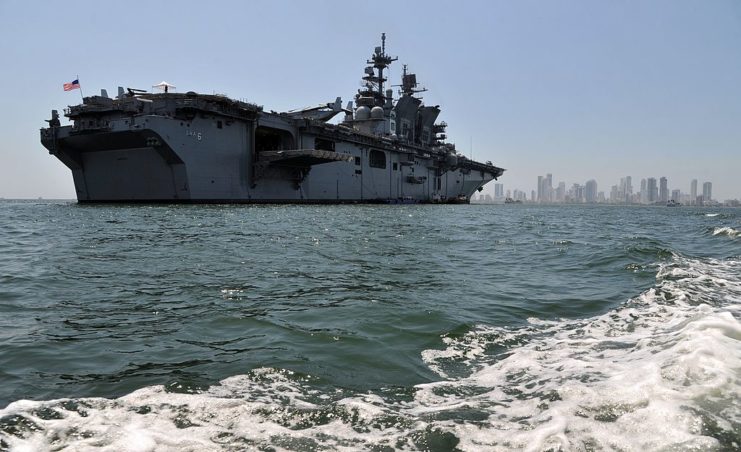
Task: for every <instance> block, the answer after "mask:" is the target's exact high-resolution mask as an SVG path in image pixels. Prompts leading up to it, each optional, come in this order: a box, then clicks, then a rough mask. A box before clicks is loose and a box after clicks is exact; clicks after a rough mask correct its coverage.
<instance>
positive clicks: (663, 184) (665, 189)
mask: <svg viewBox="0 0 741 452" xmlns="http://www.w3.org/2000/svg"><path fill="white" fill-rule="evenodd" d="M659 201H660V202H662V203H665V202H667V201H669V184H668V182H667V180H666V177H664V176H661V178H660V179H659Z"/></svg>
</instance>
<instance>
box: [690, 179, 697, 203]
mask: <svg viewBox="0 0 741 452" xmlns="http://www.w3.org/2000/svg"><path fill="white" fill-rule="evenodd" d="M696 203H697V179H692V183H691V184H690V204H692V205H695V204H696Z"/></svg>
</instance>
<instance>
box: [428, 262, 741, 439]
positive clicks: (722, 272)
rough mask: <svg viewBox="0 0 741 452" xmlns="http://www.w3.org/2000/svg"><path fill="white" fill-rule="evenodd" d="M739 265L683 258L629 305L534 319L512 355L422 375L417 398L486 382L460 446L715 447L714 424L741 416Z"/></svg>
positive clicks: (444, 403)
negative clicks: (442, 374)
mask: <svg viewBox="0 0 741 452" xmlns="http://www.w3.org/2000/svg"><path fill="white" fill-rule="evenodd" d="M739 275H741V264H739V262H733V261H713V260H709V261H696V260H695V261H693V260H687V259H681V258H676V259H675V261H674V262H672V263H671V264H667V265H664V266H663V267H662V268H661V269H660V271H659V274H658V279H659V284H658V285H657V287H656V288H655V289H651V290H649V291H647V292H646V293H644V294H642V295H641V296H640V297H638V298H637V299H635V300H633V301H632V302H630V303H629V304H627V305H626V306H625V307H623V308H622V309H619V310H617V311H614V312H611V313H608V314H605V315H604V316H600V317H597V318H594V319H589V320H585V321H555V322H544V321H539V322H537V323H536V324H535V325H534V326H533V327H531V328H529V330H530V337H531V341H530V342H529V343H528V344H526V345H524V346H522V347H519V348H517V349H515V350H514V352H513V353H512V354H511V355H509V356H507V357H506V358H505V359H502V360H499V361H497V360H496V359H492V360H491V362H490V363H489V364H488V365H485V366H482V367H481V368H480V369H479V370H477V371H475V372H473V373H472V374H471V375H470V376H469V377H466V378H463V379H460V380H457V381H448V382H438V383H433V384H427V385H421V386H420V387H419V389H420V390H419V391H418V393H417V401H418V402H419V406H418V407H417V408H416V409H417V410H419V412H423V413H425V414H427V415H429V414H430V413H431V412H435V411H445V410H449V409H451V408H449V407H454V408H452V409H457V407H456V406H455V401H456V400H457V398H458V397H457V396H455V395H453V396H451V395H448V394H451V393H452V394H456V391H455V389H456V388H458V389H460V388H464V387H469V388H479V391H480V394H479V395H476V396H474V397H470V398H468V399H467V403H468V406H469V407H472V408H474V409H475V408H479V409H481V410H482V411H484V412H486V413H487V414H488V416H487V422H486V423H485V425H482V426H478V427H477V428H476V429H473V430H471V429H470V428H469V429H468V430H469V431H467V433H466V434H465V435H462V436H461V438H462V439H463V443H464V447H463V448H464V449H466V448H478V447H481V446H482V445H486V447H491V448H495V449H496V448H503V449H507V448H515V449H532V450H542V449H547V448H551V447H563V448H566V449H570V448H576V449H578V450H581V449H582V448H584V447H587V446H589V447H590V448H596V449H600V450H602V449H604V450H643V449H646V450H656V449H664V448H677V449H681V450H685V449H690V448H698V449H699V450H705V449H707V448H713V447H717V446H718V441H717V439H715V438H713V437H712V436H710V434H709V432H710V431H711V430H712V429H720V430H724V431H726V432H734V431H735V430H734V429H738V428H739V426H741V414H740V413H741V402H739V399H738V396H737V394H738V393H739V390H740V389H741V384H740V383H739V374H740V373H741V347H740V344H741V324H740V323H739V320H738V318H739V317H740V315H741V310H739V305H738V303H739V301H741V281H740V280H739ZM499 330H500V329H496V328H488V327H481V328H479V329H478V330H477V334H479V335H481V336H485V337H496V336H497V335H498V334H501V333H500V331H499ZM478 346H480V345H477V347H478ZM451 347H453V348H456V347H463V348H465V347H466V345H465V342H463V341H462V342H460V343H458V344H451ZM442 355H446V354H442ZM447 355H448V356H449V355H454V353H452V352H448V353H447ZM494 404H496V405H494ZM492 405H494V406H493V407H492V408H491V409H487V407H489V406H492ZM449 427H450V428H453V429H460V427H459V426H455V425H450V426H449ZM716 433H717V432H716ZM739 446H741V444H739V445H738V446H736V447H739Z"/></svg>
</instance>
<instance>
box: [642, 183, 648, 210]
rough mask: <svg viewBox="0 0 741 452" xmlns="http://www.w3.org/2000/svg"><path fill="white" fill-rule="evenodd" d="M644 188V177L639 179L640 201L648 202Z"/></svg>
mask: <svg viewBox="0 0 741 452" xmlns="http://www.w3.org/2000/svg"><path fill="white" fill-rule="evenodd" d="M647 190H648V189H647V188H646V179H641V203H643V204H647V203H648V193H647Z"/></svg>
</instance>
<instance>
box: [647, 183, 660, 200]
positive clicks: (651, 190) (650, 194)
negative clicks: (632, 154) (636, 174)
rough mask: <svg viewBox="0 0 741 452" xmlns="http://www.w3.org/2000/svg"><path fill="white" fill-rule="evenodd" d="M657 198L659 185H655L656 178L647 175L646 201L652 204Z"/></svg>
mask: <svg viewBox="0 0 741 452" xmlns="http://www.w3.org/2000/svg"><path fill="white" fill-rule="evenodd" d="M658 200H659V187H657V186H656V178H655V177H649V178H648V179H647V180H646V203H648V204H653V203H655V202H656V201H658Z"/></svg>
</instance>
